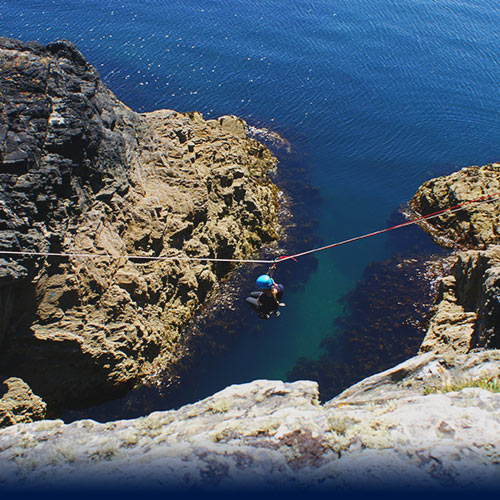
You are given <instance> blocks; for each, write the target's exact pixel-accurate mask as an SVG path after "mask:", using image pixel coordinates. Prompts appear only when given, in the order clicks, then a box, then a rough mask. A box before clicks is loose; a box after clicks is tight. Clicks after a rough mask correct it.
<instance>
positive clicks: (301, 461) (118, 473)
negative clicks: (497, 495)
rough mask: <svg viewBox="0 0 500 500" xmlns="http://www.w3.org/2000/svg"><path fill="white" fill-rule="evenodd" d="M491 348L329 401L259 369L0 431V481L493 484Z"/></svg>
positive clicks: (410, 364)
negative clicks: (139, 406) (110, 415)
mask: <svg viewBox="0 0 500 500" xmlns="http://www.w3.org/2000/svg"><path fill="white" fill-rule="evenodd" d="M499 373H500V351H485V352H480V353H474V354H470V355H467V356H466V355H449V356H446V357H443V356H437V355H434V354H432V353H427V354H423V355H420V356H417V357H414V358H411V359H410V360H408V361H406V362H404V363H402V364H400V365H398V366H396V367H395V368H393V369H390V370H387V371H386V372H383V373H380V374H378V375H374V376H372V377H370V378H368V379H366V380H364V381H362V382H360V383H358V384H356V385H355V386H353V387H351V388H350V389H348V390H347V391H345V392H344V393H342V394H340V395H339V396H338V397H336V398H334V399H333V400H331V401H329V402H328V403H326V404H325V405H321V404H320V403H319V402H318V391H317V384H316V383H314V382H306V381H302V382H295V383H283V382H277V381H264V380H260V381H255V382H252V383H249V384H244V385H239V386H231V387H228V388H226V389H224V390H223V391H221V392H219V393H217V394H215V395H214V396H212V397H210V398H207V399H205V400H203V401H200V402H199V403H196V404H192V405H188V406H185V407H183V408H181V409H179V410H176V411H168V412H157V413H152V414H151V415H149V416H147V417H143V418H139V419H136V420H128V421H126V420H123V421H117V422H110V423H107V424H98V423H96V422H93V421H90V420H84V421H79V422H74V423H72V424H69V425H65V424H63V423H62V422H61V421H58V420H56V421H45V422H36V423H32V424H25V425H16V426H12V427H9V428H7V429H4V430H2V431H1V432H0V484H2V485H3V486H5V487H16V486H17V485H21V484H22V485H23V486H29V485H31V486H43V487H51V486H52V487H58V486H61V487H62V486H64V488H71V487H75V488H86V487H87V488H95V487H120V488H124V487H133V486H138V485H139V486H141V487H143V488H152V489H159V488H161V489H172V488H183V489H184V488H190V489H192V488H194V489H196V488H204V489H214V488H225V489H227V488H242V487H246V488H258V489H260V490H262V489H266V488H278V489H280V488H291V487H299V488H324V489H331V488H336V489H337V488H346V489H358V488H379V489H398V488H413V489H417V488H418V489H419V490H425V489H438V490H443V489H447V488H453V489H474V488H483V489H487V488H492V487H496V486H498V478H499V477H500V475H499V473H500V465H499V464H500V442H499V441H498V436H499V435H500V393H495V392H491V391H489V390H485V389H481V388H477V387H473V386H474V383H473V382H474V381H479V380H482V381H486V383H495V381H496V386H497V387H498V384H499V381H498V376H499Z"/></svg>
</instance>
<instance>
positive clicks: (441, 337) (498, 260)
mask: <svg viewBox="0 0 500 500" xmlns="http://www.w3.org/2000/svg"><path fill="white" fill-rule="evenodd" d="M499 194H500V164H498V163H493V164H491V165H485V166H483V167H467V168H464V169H462V170H460V171H458V172H455V173H453V174H451V175H449V176H443V177H438V178H436V179H431V180H430V181H427V182H425V183H424V184H423V185H422V186H421V187H420V188H419V189H418V191H417V193H416V194H415V196H414V197H413V198H412V200H411V201H410V206H411V208H412V209H414V210H416V211H417V212H418V213H419V214H422V215H426V214H429V213H433V212H436V211H438V210H441V209H444V208H448V207H452V206H455V205H458V204H460V203H464V202H467V201H471V200H475V199H478V198H481V197H485V200H492V201H488V202H486V203H479V204H477V203H473V204H470V205H467V206H466V209H464V210H460V211H457V212H445V213H443V214H442V215H440V216H439V217H437V218H434V219H431V220H429V221H427V222H425V223H422V227H423V228H424V229H425V230H426V231H427V232H428V233H429V234H430V235H431V236H432V238H433V239H434V240H435V241H436V242H437V243H439V244H441V245H443V246H446V247H450V248H456V249H457V251H456V253H455V254H454V255H453V256H452V257H450V258H448V261H449V265H448V268H449V274H446V275H445V276H443V278H442V279H441V282H440V285H439V288H440V291H439V296H438V300H437V303H436V307H435V312H434V314H433V317H432V318H431V320H430V324H429V329H428V332H427V334H426V337H425V339H424V341H423V343H422V346H421V349H420V352H428V351H433V352H443V353H444V352H462V353H466V352H469V351H470V350H471V349H473V348H478V347H481V348H498V347H500V332H499V329H498V328H499V327H498V325H499V324H500V287H499V283H500V267H499V265H500V246H498V243H500V222H499V213H500V212H499V210H500V201H498V200H496V198H497V197H498V195H499ZM496 195H497V196H496ZM464 248H469V250H464Z"/></svg>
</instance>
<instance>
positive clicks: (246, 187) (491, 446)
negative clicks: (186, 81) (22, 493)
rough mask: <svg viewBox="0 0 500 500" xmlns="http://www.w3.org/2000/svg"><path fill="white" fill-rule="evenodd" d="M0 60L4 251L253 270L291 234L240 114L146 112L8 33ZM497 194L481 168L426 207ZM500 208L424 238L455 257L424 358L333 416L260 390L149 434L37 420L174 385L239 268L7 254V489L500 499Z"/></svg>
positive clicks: (452, 219) (441, 222)
mask: <svg viewBox="0 0 500 500" xmlns="http://www.w3.org/2000/svg"><path fill="white" fill-rule="evenodd" d="M0 55H1V56H2V58H1V61H2V62H1V65H2V73H1V78H2V81H1V82H0V83H1V86H0V89H1V95H0V99H1V101H0V104H1V108H0V139H1V143H0V160H1V161H0V163H1V169H2V170H0V183H1V185H2V191H1V198H0V200H1V203H0V249H2V250H4V249H5V250H11V251H14V250H30V251H37V252H48V251H51V252H57V253H60V252H68V253H75V252H80V253H100V254H107V255H110V256H113V257H119V256H122V255H124V254H134V255H140V256H143V257H156V256H162V255H172V253H173V252H174V254H175V255H176V256H198V257H199V256H210V257H213V256H218V257H223V258H242V257H245V256H248V255H252V254H255V252H256V251H257V249H258V248H260V247H261V245H262V244H264V243H268V242H271V241H272V240H273V239H275V238H276V237H277V224H276V217H277V212H278V199H277V196H278V193H277V188H276V187H275V186H274V185H273V184H272V183H271V181H270V180H269V177H268V175H267V173H268V172H269V171H270V170H271V169H273V168H274V167H275V165H276V160H275V159H274V158H273V157H272V156H271V154H270V152H269V150H268V149H267V148H266V147H265V146H263V145H262V144H260V143H258V142H256V141H254V140H252V139H249V138H248V137H247V135H246V132H245V124H244V122H242V121H241V120H239V119H238V118H236V117H232V116H230V117H222V118H220V119H219V120H208V121H207V120H204V119H203V118H202V116H201V115H199V114H198V113H189V114H183V113H177V112H175V111H170V110H160V111H156V112H154V113H148V114H142V115H139V114H137V113H134V112H133V111H131V110H130V109H128V108H127V107H126V106H124V105H123V104H122V103H120V102H119V101H118V100H117V99H116V98H115V97H114V96H113V94H112V93H111V92H110V91H109V90H108V89H106V88H105V86H104V85H103V84H102V82H101V81H100V79H99V77H98V75H97V73H96V72H95V70H94V69H93V68H92V67H91V66H89V65H88V63H86V61H85V60H84V59H83V57H82V56H81V54H80V53H79V52H78V51H77V49H76V48H75V47H74V46H73V45H72V44H70V43H68V42H56V43H54V44H49V45H48V46H47V47H44V46H42V45H40V44H36V43H28V44H23V43H21V42H18V41H14V40H8V39H0ZM498 192H500V164H492V165H486V166H483V167H468V168H465V169H462V170H461V171H459V172H456V173H454V174H451V175H450V176H444V177H440V178H437V179H433V180H430V181H428V182H426V183H424V184H423V185H422V186H421V187H420V188H419V190H418V191H417V193H416V194H415V196H414V197H413V198H412V200H411V201H410V203H409V206H410V208H411V209H412V210H413V211H414V212H416V213H418V214H421V215H426V214H428V213H431V212H435V211H437V210H440V209H443V208H447V207H449V206H453V205H457V204H458V203H463V202H465V201H470V200H472V199H477V198H479V197H480V196H485V195H493V194H495V193H498ZM499 209H500V202H499V201H498V200H496V199H495V200H492V201H491V202H489V203H484V204H481V205H470V206H468V207H467V209H466V210H463V211H460V212H454V213H444V214H443V215H442V216H441V217H439V218H435V219H433V220H432V221H429V222H428V223H426V224H423V228H424V230H425V231H427V232H428V233H429V234H430V235H431V237H432V238H433V239H435V241H437V242H438V243H439V244H441V245H444V246H446V247H448V248H453V249H454V251H453V252H452V254H451V255H448V256H447V257H446V260H445V262H444V264H443V269H445V272H444V273H443V276H441V277H440V279H439V285H438V296H437V300H436V303H435V305H434V307H433V313H432V317H431V319H430V322H429V327H428V329H427V334H426V336H425V339H424V341H423V343H422V345H421V346H420V353H419V354H418V355H417V356H414V357H412V358H410V359H408V360H407V361H404V362H402V363H400V364H399V365H397V366H396V367H394V368H390V369H388V370H386V371H384V372H382V373H379V374H376V375H373V376H371V377H369V378H367V379H365V380H363V381H361V382H359V383H357V384H355V385H353V386H352V387H350V388H348V389H346V390H345V391H343V392H342V393H341V394H339V395H337V396H336V397H334V398H333V399H331V400H330V401H328V402H326V403H324V404H321V403H320V402H319V395H318V388H317V384H316V383H315V382H309V381H298V382H294V383H284V382H276V381H263V380H260V381H254V382H252V383H250V384H243V385H240V386H231V387H228V388H226V389H225V390H223V391H221V392H219V393H217V394H215V395H214V396H211V397H209V398H206V399H204V400H202V401H200V402H198V403H195V404H191V405H187V406H184V407H182V408H180V409H178V410H172V411H165V412H155V413H151V414H150V415H148V416H144V417H141V418H137V419H131V420H120V421H116V422H109V423H105V424H98V423H96V422H94V421H92V420H81V421H76V422H73V423H72V424H67V425H66V424H64V423H63V422H62V421H60V420H44V421H41V422H32V421H33V420H37V419H43V418H44V417H45V416H46V412H47V411H49V412H50V411H53V409H55V408H58V407H60V406H61V405H63V404H68V403H69V404H71V403H72V404H78V402H80V403H81V402H82V401H89V400H96V401H98V400H104V399H106V398H108V397H109V396H110V395H113V394H115V395H116V394H118V393H120V392H122V391H124V390H126V389H127V388H130V387H131V386H132V385H134V384H136V383H138V382H139V381H140V380H142V379H143V378H144V377H147V376H148V375H151V374H152V373H155V371H156V370H158V369H159V366H160V365H161V366H162V367H165V366H167V373H168V370H171V373H172V376H174V374H175V367H176V363H178V362H179V361H180V360H181V359H182V357H183V356H185V355H186V354H187V353H186V343H185V339H184V338H183V336H182V334H181V333H180V332H181V331H182V327H183V326H184V325H185V324H186V322H187V321H188V320H189V318H191V317H192V316H193V314H194V313H195V312H196V310H197V308H199V307H200V305H201V304H203V303H204V301H207V300H208V299H210V298H212V297H213V296H214V293H215V292H216V290H217V282H218V280H219V279H221V278H222V277H223V276H225V275H226V274H227V272H228V271H229V270H230V266H229V265H226V264H222V265H220V264H217V265H215V264H205V263H195V264H192V263H186V262H181V261H158V262H156V261H155V262H151V261H147V260H145V261H144V260H140V261H139V260H137V259H124V258H117V259H109V260H106V261H104V260H98V259H96V260H92V261H88V260H82V259H79V258H77V257H66V258H59V257H49V258H41V257H32V256H31V257H29V256H24V257H23V258H15V259H14V258H9V257H8V256H2V258H1V259H0V264H1V267H0V269H1V274H0V314H1V317H0V342H1V346H2V351H1V355H0V367H1V369H0V373H1V374H2V376H3V386H4V390H3V393H2V394H0V396H1V397H0V419H1V420H0V423H1V424H2V425H10V427H7V428H5V429H3V430H1V431H0V485H2V486H3V487H8V488H18V487H20V486H21V485H22V486H23V487H27V486H28V487H35V488H36V487H39V486H43V487H49V488H50V487H55V488H57V487H59V486H60V485H61V484H63V483H64V485H65V487H66V488H72V487H75V488H96V487H97V488H98V487H101V486H102V487H106V488H111V487H115V486H116V485H120V487H121V488H126V487H137V486H141V485H142V486H144V485H147V488H151V489H164V490H165V489H176V488H177V489H229V490H231V489H240V488H242V487H246V488H257V489H260V490H265V489H284V488H314V489H325V490H326V489H328V490H330V489H332V488H335V489H340V490H349V489H359V488H378V489H387V488H393V489H397V488H405V489H408V488H415V489H417V488H418V489H420V490H425V489H432V490H440V491H442V490H445V489H448V488H453V489H458V488H459V489H463V490H468V489H478V488H483V489H487V488H497V487H498V485H499V481H498V477H499V472H500V442H499V441H498V436H499V435H500V350H499V348H500V334H499V332H498V328H499V327H498V325H499V324H500V323H499V321H498V320H499V317H498V314H499V311H500V303H499V302H500V287H499V286H498V283H499V282H500V281H499V280H500V278H499V276H500V274H499V273H500V267H499V265H500V224H499V220H498V218H499V213H500V212H499ZM29 401H32V404H30V403H29ZM47 408H48V410H47ZM30 422H31V423H30ZM12 424H13V425H12ZM90 478H91V480H90Z"/></svg>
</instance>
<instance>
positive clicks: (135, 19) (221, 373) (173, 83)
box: [0, 0, 500, 397]
mask: <svg viewBox="0 0 500 500" xmlns="http://www.w3.org/2000/svg"><path fill="white" fill-rule="evenodd" d="M498 26H500V4H499V3H498V0H467V1H466V0H397V1H395V0H370V1H366V0H314V1H309V0H286V1H285V0H281V1H278V0H256V1H254V2H249V1H248V0H245V1H243V0H231V1H229V0H227V1H226V0H187V1H186V0H182V1H181V0H163V1H160V0H127V1H125V0H122V1H110V0H78V1H77V0H43V1H35V0H0V35H2V36H9V37H15V38H19V39H21V40H25V41H27V40H39V41H41V42H44V43H46V42H49V41H53V40H55V39H59V38H66V39H69V40H71V41H73V42H74V43H75V44H76V45H77V47H78V48H79V49H80V50H81V51H82V53H83V54H84V55H85V57H86V58H87V59H88V60H89V61H90V62H91V63H92V64H93V65H94V66H95V67H96V68H97V69H98V70H99V72H100V73H101V76H102V78H103V79H104V81H105V82H106V83H107V84H108V86H109V87H110V88H111V89H112V90H113V91H114V92H115V94H116V95H117V96H118V97H119V98H120V99H121V100H123V101H124V102H125V103H126V104H127V105H129V106H130V107H131V108H132V109H134V110H136V111H149V110H153V109H157V108H172V109H176V110H179V111H188V110H193V109H196V110H199V111H201V112H202V113H203V114H204V116H205V117H206V118H210V117H216V116H220V115H222V114H228V113H231V114H236V115H239V116H241V117H243V118H245V119H246V120H247V121H248V122H249V123H251V124H253V125H256V126H259V127H265V128H269V129H273V130H277V131H278V132H280V133H281V134H282V135H283V136H284V137H286V138H289V139H290V140H291V141H292V148H293V150H294V151H296V152H297V153H299V152H300V154H301V155H302V156H301V157H302V158H303V163H304V165H303V166H304V168H305V174H304V175H305V177H306V178H305V180H306V181H308V182H311V183H312V185H313V186H315V187H317V188H318V189H319V192H320V195H321V198H322V200H323V201H322V204H321V206H320V207H315V211H317V212H318V214H319V224H318V227H317V229H316V232H317V236H318V238H320V239H321V240H322V241H323V242H325V243H328V242H334V241H337V240H340V239H344V238H348V237H351V236H354V235H357V234H361V233H365V232H368V231H372V230H375V229H379V228H381V227H384V226H385V225H386V223H387V220H388V218H389V216H390V215H391V214H392V213H393V212H394V210H396V209H397V207H398V206H400V205H401V204H404V203H406V202H407V201H408V200H409V198H410V197H411V196H412V195H413V193H414V192H415V190H416V188H417V187H418V186H419V185H420V184H421V183H422V182H423V181H425V180H426V179H428V178H430V177H432V176H436V175H440V174H444V173H449V172H450V171H452V170H455V169H458V168H459V167H462V166H466V165H471V164H485V163H488V162H492V161H498V160H499V156H500V151H499V150H498V148H499V147H500V92H499V82H500V58H499V57H498V52H499V47H500V31H499V30H498ZM302 201H305V202H306V203H307V201H308V200H307V199H305V200H302ZM386 243H387V241H386V237H384V236H378V237H376V238H373V239H371V240H364V241H362V242H358V243H356V244H353V245H351V246H349V247H342V248H338V249H335V250H331V251H327V252H324V253H322V254H318V266H317V269H316V271H315V272H313V273H312V274H310V276H309V278H308V280H307V282H306V283H304V284H303V285H304V286H303V287H302V289H301V290H300V291H296V292H292V291H290V290H288V292H287V294H286V299H285V300H286V302H287V307H286V308H285V309H284V310H283V312H282V316H281V317H280V318H279V320H275V321H272V322H269V323H268V324H267V325H266V327H265V328H266V333H265V335H258V336H256V335H253V333H252V331H251V329H250V330H249V331H247V330H245V331H242V332H240V338H239V339H238V341H237V342H236V344H235V345H234V346H233V350H232V351H231V352H230V353H229V354H228V355H226V358H224V359H221V360H219V361H220V362H218V363H217V365H216V366H215V367H214V377H213V379H210V377H209V376H207V380H206V385H205V386H204V387H203V388H202V389H200V391H201V392H199V393H197V395H196V397H197V396H198V395H204V394H208V392H210V391H212V390H215V389H217V388H221V387H222V386H225V385H227V384H230V383H234V382H243V381H248V380H252V379H255V378H284V377H285V376H286V373H287V371H288V370H290V369H291V368H292V367H293V366H294V364H295V360H296V359H297V358H298V357H299V356H308V357H316V356H318V354H319V353H320V348H319V343H320V341H321V339H323V338H324V337H325V336H327V335H331V332H332V324H333V321H334V320H335V318H336V317H337V316H338V315H339V314H341V311H342V309H341V306H340V304H339V303H338V299H339V298H340V297H341V296H343V295H344V294H345V293H346V292H347V291H348V290H349V289H351V288H352V287H353V286H354V284H355V283H356V281H357V280H358V279H359V278H360V277H361V275H362V272H363V270H364V269H365V268H366V266H367V265H368V264H369V263H370V262H372V261H374V260H383V259H386V258H388V257H390V256H391V253H392V251H393V250H391V246H390V245H387V244H386ZM297 265H300V263H299V264H297ZM285 284H286V283H285ZM250 288H251V286H250ZM291 288H293V287H291ZM259 328H262V325H259ZM193 397H195V396H193Z"/></svg>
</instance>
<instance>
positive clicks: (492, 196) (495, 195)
mask: <svg viewBox="0 0 500 500" xmlns="http://www.w3.org/2000/svg"><path fill="white" fill-rule="evenodd" d="M499 196H500V193H493V194H489V195H484V196H481V197H480V198H476V199H475V200H471V201H464V202H463V203H459V204H458V205H454V206H452V207H448V208H443V209H442V210H438V211H437V212H432V213H431V214H427V215H424V216H422V217H417V218H416V219H411V220H409V221H406V222H403V223H401V224H396V225H395V226H391V227H386V228H385V229H379V230H378V231H373V232H372V233H367V234H363V235H361V236H355V237H354V238H349V239H347V240H343V241H338V242H337V243H332V244H331V245H326V246H324V247H319V248H313V249H312V250H307V251H306V252H300V253H296V254H293V255H282V256H280V257H278V258H277V259H276V262H283V261H284V260H289V259H293V260H296V259H297V257H302V256H303V255H308V254H311V253H315V252H321V251H322V250H327V249H328V248H334V247H338V246H340V245H345V244H347V243H352V242H353V241H358V240H362V239H365V238H370V237H372V236H376V235H377V234H382V233H386V232H388V231H393V230H394V229H399V228H401V227H405V226H410V225H411V224H416V223H417V222H421V221H424V220H428V219H432V218H434V217H438V216H439V215H441V214H443V213H445V212H458V211H459V210H463V209H464V208H465V207H466V206H467V205H471V204H474V203H487V202H490V201H494V200H495V199H496V198H498V197H499Z"/></svg>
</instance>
